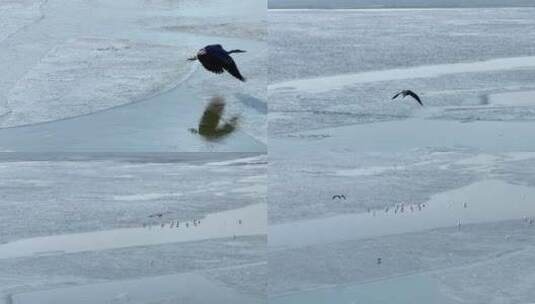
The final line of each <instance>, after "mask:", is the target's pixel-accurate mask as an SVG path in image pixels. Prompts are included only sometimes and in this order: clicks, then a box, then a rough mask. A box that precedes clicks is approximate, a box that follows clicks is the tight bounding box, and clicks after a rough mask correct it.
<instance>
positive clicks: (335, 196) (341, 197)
mask: <svg viewBox="0 0 535 304" xmlns="http://www.w3.org/2000/svg"><path fill="white" fill-rule="evenodd" d="M332 199H333V200H335V199H343V200H345V199H346V196H345V195H343V194H340V195H338V194H337V195H333V198H332Z"/></svg>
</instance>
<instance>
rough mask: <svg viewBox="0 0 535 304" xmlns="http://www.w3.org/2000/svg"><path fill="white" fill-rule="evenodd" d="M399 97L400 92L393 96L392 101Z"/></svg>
mask: <svg viewBox="0 0 535 304" xmlns="http://www.w3.org/2000/svg"><path fill="white" fill-rule="evenodd" d="M399 95H401V92H399V93H397V94H396V95H394V97H392V100H394V99H396V98H398V96H399Z"/></svg>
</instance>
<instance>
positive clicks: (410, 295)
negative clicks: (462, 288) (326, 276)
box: [270, 266, 456, 304]
mask: <svg viewBox="0 0 535 304" xmlns="http://www.w3.org/2000/svg"><path fill="white" fill-rule="evenodd" d="M379 267H380V266H379ZM270 303H273V304H329V303H337V304H391V303H398V304H416V303H435V304H452V303H456V302H454V301H453V300H451V299H449V298H447V297H446V296H445V295H443V294H441V292H440V289H439V287H438V284H437V283H436V282H435V281H434V280H433V279H431V278H429V277H427V276H425V275H414V276H406V277H399V278H393V279H387V280H383V281H378V282H374V283H368V284H355V285H352V284H348V285H345V286H338V287H327V288H322V289H318V290H313V291H305V292H301V293H296V294H290V295H285V296H278V297H273V298H271V299H270Z"/></svg>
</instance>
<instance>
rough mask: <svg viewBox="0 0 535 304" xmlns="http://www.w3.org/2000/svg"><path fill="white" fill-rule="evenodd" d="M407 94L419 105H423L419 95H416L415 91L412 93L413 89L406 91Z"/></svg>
mask: <svg viewBox="0 0 535 304" xmlns="http://www.w3.org/2000/svg"><path fill="white" fill-rule="evenodd" d="M407 94H408V95H409V96H410V97H412V98H414V99H416V101H417V102H418V103H419V104H420V105H421V106H423V105H424V104H423V103H422V100H421V99H420V97H419V96H418V95H416V93H414V92H413V91H407Z"/></svg>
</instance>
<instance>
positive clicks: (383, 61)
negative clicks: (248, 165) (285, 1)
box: [269, 8, 535, 136]
mask: <svg viewBox="0 0 535 304" xmlns="http://www.w3.org/2000/svg"><path fill="white" fill-rule="evenodd" d="M533 12H534V10H533V9H532V8H528V9H451V10H343V11H328V10H320V11H313V10H312V11H283V10H275V11H270V13H269V20H270V21H271V22H270V26H269V33H270V36H269V44H270V55H269V56H270V60H271V61H272V62H276V64H272V65H270V67H269V73H270V90H269V97H270V127H269V128H270V134H272V135H273V136H280V135H281V134H287V133H289V132H293V131H296V130H304V129H318V128H323V127H329V126H335V125H348V124H357V123H372V122H376V121H384V120H399V119H405V118H408V117H413V116H418V117H421V116H424V117H429V118H435V119H448V120H462V121H474V120H533V117H534V115H533V114H534V113H535V112H534V110H533V107H532V106H524V107H519V106H518V103H517V102H516V101H511V102H510V103H508V104H507V105H504V104H502V105H493V104H489V103H488V102H487V99H486V97H485V96H486V95H488V94H495V93H503V92H514V91H526V90H530V89H533V83H532V81H531V79H533V77H534V75H535V69H533V67H530V66H529V64H527V61H525V60H528V61H531V60H532V59H530V58H532V57H531V56H533V55H534V53H533V49H534V48H533V47H534V44H533V41H535V40H534V39H533V38H534V37H530V35H531V34H529V33H528V34H525V33H524V32H523V31H524V30H525V28H530V27H534V26H535V23H534V22H533V19H532V18H531V17H530V15H531V14H532V13H533ZM517 36H518V37H517ZM415 41H418V43H414V42H415ZM519 57H524V59H525V60H524V59H522V60H519V59H518V58H519ZM515 58H516V59H515ZM515 61H516V63H514V62H515ZM296 87H297V88H298V90H296V89H295V88H296ZM406 88H410V89H412V90H414V91H415V92H417V93H418V94H419V95H420V96H421V97H422V99H423V102H424V104H425V106H426V109H428V110H427V111H422V109H421V108H420V107H419V106H418V105H417V104H416V103H415V102H414V101H412V100H410V99H405V100H403V101H396V102H392V101H391V97H392V96H393V95H394V94H395V93H396V92H397V91H399V90H401V89H406ZM509 97H511V98H515V96H514V95H512V96H509ZM429 109H431V110H429ZM431 111H432V113H429V112H431Z"/></svg>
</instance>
